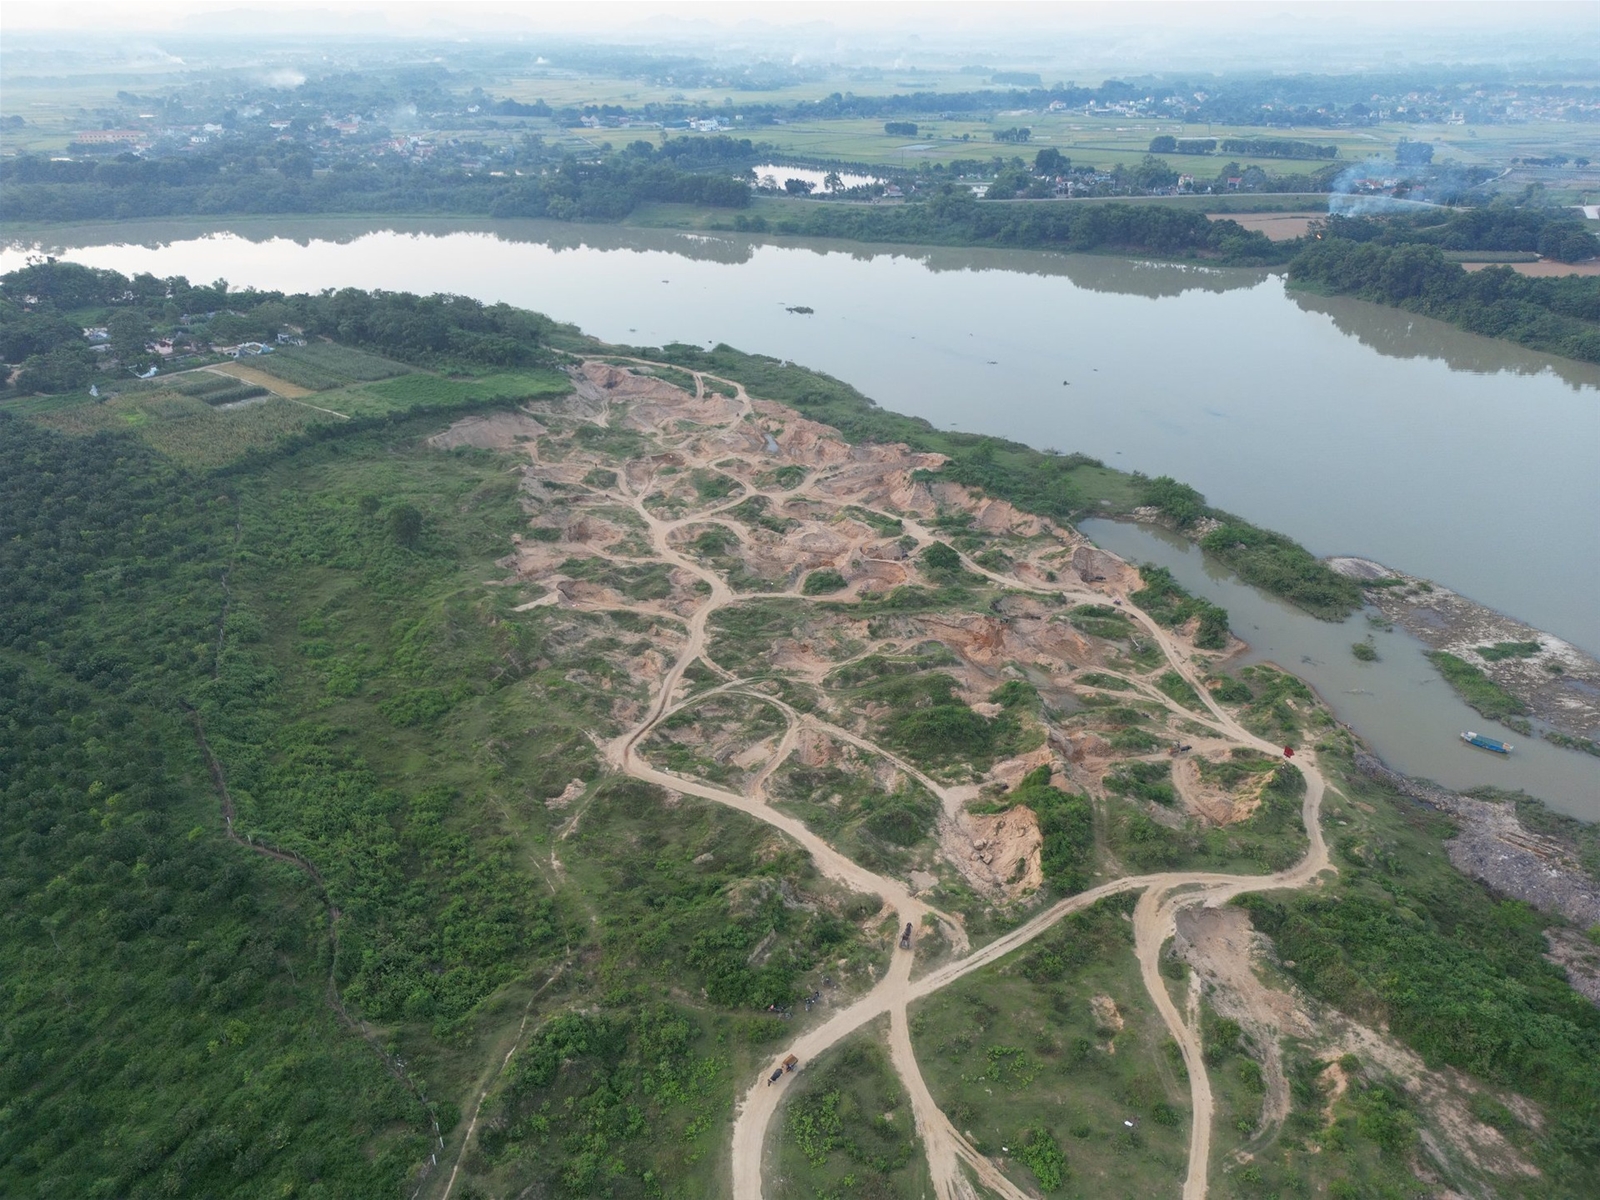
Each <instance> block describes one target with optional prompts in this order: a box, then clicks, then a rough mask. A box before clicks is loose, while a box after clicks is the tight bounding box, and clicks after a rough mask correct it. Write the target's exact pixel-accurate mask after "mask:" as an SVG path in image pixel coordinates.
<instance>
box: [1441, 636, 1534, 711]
mask: <svg viewBox="0 0 1600 1200" xmlns="http://www.w3.org/2000/svg"><path fill="white" fill-rule="evenodd" d="M1428 660H1429V661H1430V662H1431V663H1433V665H1434V666H1436V667H1438V668H1439V674H1441V675H1443V676H1444V677H1445V681H1446V682H1447V683H1449V685H1450V686H1451V687H1453V688H1455V690H1456V692H1457V693H1458V694H1459V695H1460V697H1461V698H1462V699H1463V700H1465V701H1466V702H1467V703H1468V704H1470V705H1471V706H1472V707H1473V708H1475V709H1477V710H1478V711H1479V712H1480V713H1482V714H1483V715H1484V716H1486V717H1488V718H1489V719H1490V720H1492V721H1500V720H1504V719H1505V718H1506V717H1520V716H1522V715H1523V714H1524V713H1526V712H1527V711H1528V706H1527V705H1526V704H1524V703H1523V702H1522V701H1521V700H1518V699H1517V698H1516V697H1515V696H1513V695H1512V694H1511V693H1510V692H1508V691H1506V690H1505V688H1503V687H1501V686H1500V685H1499V684H1498V683H1496V682H1495V681H1494V680H1492V679H1490V678H1489V677H1488V676H1487V675H1485V674H1484V673H1483V671H1482V670H1480V669H1479V668H1477V667H1475V666H1473V665H1472V664H1471V663H1469V662H1467V661H1466V660H1465V659H1461V658H1457V657H1456V656H1455V655H1454V654H1449V653H1446V652H1445V651H1443V650H1430V651H1428Z"/></svg>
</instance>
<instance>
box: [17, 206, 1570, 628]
mask: <svg viewBox="0 0 1600 1200" xmlns="http://www.w3.org/2000/svg"><path fill="white" fill-rule="evenodd" d="M207 230H214V231H223V232H219V233H218V234H217V235H216V236H209V237H208V236H204V234H205V232H206V231H207ZM12 238H13V248H11V249H0V269H4V268H6V267H8V266H13V265H18V264H20V263H21V261H22V260H23V258H24V251H23V250H22V249H19V248H16V247H18V246H19V245H40V244H42V245H49V246H56V247H60V248H61V249H62V250H63V251H65V254H66V256H67V257H69V258H71V259H73V260H74V261H78V262H83V263H86V264H88V265H91V266H96V267H110V268H114V269H116V270H119V271H122V272H124V273H128V274H132V273H136V272H140V271H150V272H152V273H154V274H156V275H177V274H181V275H187V276H188V277H189V278H191V279H202V280H211V279H215V278H217V277H218V276H221V277H223V278H226V279H228V280H230V281H232V282H233V283H235V284H237V285H241V286H245V285H249V286H255V287H259V288H262V289H269V290H282V291H289V292H296V291H316V290H320V289H322V288H327V287H334V288H338V287H363V288H383V289H388V290H395V291H402V290H403V291H414V292H423V293H430V292H449V293H455V294H459V295H466V296H474V297H477V298H479V299H481V300H484V301H489V302H493V301H505V302H506V303H509V304H514V305H519V306H522V307H526V308H531V309H535V310H537V311H540V312H545V313H548V314H549V315H550V316H552V317H554V318H555V319H557V320H559V321H563V322H571V323H573V324H575V325H577V326H578V327H580V328H582V329H583V330H585V331H586V332H589V333H592V334H595V335H596V336H598V337H601V338H605V339H607V340H609V341H613V342H623V343H627V344H629V345H648V346H661V345H665V344H667V343H668V342H675V341H677V342H690V343H695V344H700V345H711V344H714V343H716V342H726V343H727V344H729V345H731V346H738V347H740V348H741V349H744V350H749V351H752V352H756V353H761V354H769V355H772V356H773V357H776V358H783V359H789V360H792V361H794V362H798V363H804V364H805V365H807V366H809V367H813V368H815V369H817V370H820V371H824V372H826V373H828V374H830V375H833V376H835V377H837V378H840V379H843V380H846V381H848V382H849V383H851V384H854V385H855V386H856V387H858V388H860V389H861V391H862V392H863V393H865V394H866V395H868V396H871V397H873V398H874V399H875V400H877V401H878V402H879V403H880V404H882V405H883V406H884V407H885V408H888V409H890V410H893V411H896V412H902V413H905V414H907V415H909V416H916V417H922V418H923V419H925V420H927V421H929V422H931V423H932V424H933V425H935V426H936V427H938V428H940V429H944V428H952V427H953V428H958V429H962V430H966V431H970V432H983V433H992V434H996V435H999V436H1003V437H1010V438H1014V439H1016V440H1017V441H1021V442H1026V443H1028V444H1030V445H1035V446H1041V447H1044V446H1056V447H1059V448H1061V449H1063V450H1081V451H1083V452H1084V453H1087V454H1091V455H1093V456H1095V457H1097V458H1100V459H1103V460H1104V461H1106V462H1108V463H1111V464H1113V465H1116V466H1120V467H1124V468H1128V469H1135V468H1136V469H1139V470H1142V471H1145V472H1146V473H1148V474H1150V475H1173V476H1175V477H1177V478H1179V479H1183V480H1185V481H1186V482H1188V483H1191V484H1193V485H1194V486H1195V487H1197V488H1199V489H1200V490H1201V491H1202V492H1204V493H1206V495H1207V496H1208V497H1209V498H1210V500H1211V502H1212V503H1213V504H1216V505H1217V506H1218V507H1221V508H1225V509H1228V510H1229V511H1232V512H1238V513H1240V514H1242V515H1244V516H1246V517H1248V518H1250V519H1251V520H1254V521H1257V522H1260V523H1261V524H1264V525H1268V526H1270V527H1272V528H1276V529H1281V530H1282V531H1283V532H1285V533H1287V534H1289V535H1290V536H1292V537H1294V538H1296V539H1297V540H1299V541H1300V542H1302V543H1303V544H1305V545H1307V546H1308V547H1310V548H1311V549H1312V550H1313V551H1315V552H1316V553H1319V554H1330V553H1341V554H1359V555H1362V556H1365V557H1370V558H1375V559H1377V560H1378V561H1380V562H1386V563H1389V564H1391V565H1393V566H1395V567H1398V568H1401V569H1403V570H1407V571H1410V572H1412V573H1414V574H1418V575H1422V576H1425V577H1427V578H1431V579H1434V580H1436V581H1437V582H1439V583H1441V584H1444V585H1445V586H1447V587H1451V588H1454V589H1456V590H1458V591H1461V592H1463V593H1464V594H1466V595H1469V596H1471V597H1473V598H1474V599H1476V600H1478V601H1480V602H1482V603H1484V604H1488V605H1490V606H1492V607H1494V608H1497V609H1500V610H1501V611H1504V612H1507V613H1510V614H1512V615H1514V616H1517V617H1519V618H1521V619H1523V620H1525V621H1527V622H1529V623H1530V624H1532V625H1534V626H1535V627H1537V628H1540V629H1545V630H1548V631H1549V632H1551V633H1553V634H1556V635H1557V636H1560V637H1564V638H1566V639H1568V640H1569V641H1572V642H1574V643H1575V644H1577V645H1580V646H1583V647H1584V648H1586V649H1588V650H1590V651H1591V652H1594V651H1600V608H1597V607H1596V605H1595V604H1594V599H1593V598H1594V596H1595V595H1597V594H1600V554H1597V553H1596V552H1595V548H1596V547H1597V546H1600V472H1597V471H1596V470H1595V469H1594V463H1595V448H1596V447H1597V446H1600V405H1597V404H1596V403H1595V399H1596V391H1595V388H1596V387H1597V386H1600V377H1597V376H1596V375H1595V374H1594V373H1592V372H1590V371H1589V369H1588V368H1584V367H1581V366H1578V365H1576V364H1570V363H1568V364H1561V363H1560V361H1559V360H1555V359H1552V358H1550V357H1549V356H1544V355H1538V354H1536V353H1534V352H1532V351H1527V350H1523V349H1520V348H1518V347H1516V346H1512V345H1510V344H1508V343H1504V342H1496V341H1491V340H1488V339H1483V338H1477V337H1474V336H1473V335H1469V334H1463V333H1461V332H1460V331H1457V330H1454V329H1451V328H1450V327H1448V326H1445V325H1441V324H1439V323H1438V322H1433V321H1426V320H1423V319H1421V318H1414V317H1408V316H1406V315H1405V314H1403V313H1397V312H1395V310H1392V309H1386V308H1377V307H1375V306H1372V305H1367V304H1364V303H1362V302H1360V301H1349V300H1344V301H1327V300H1323V299H1317V298H1311V297H1300V296H1297V297H1294V299H1295V302H1294V303H1288V302H1286V301H1287V300H1288V297H1287V296H1286V294H1285V290H1284V284H1283V280H1282V277H1281V275H1273V274H1270V273H1266V272H1260V271H1234V270H1218V269H1215V268H1207V267H1203V266H1197V265H1192V264H1191V265H1170V264H1169V265H1161V264H1149V263H1142V262H1129V261H1127V260H1121V259H1115V258H1110V257H1099V256H1069V255H1058V254H1044V253H1038V252H1029V251H1020V250H999V249H983V250H972V249H958V248H952V247H900V246H896V247H885V246H869V245H863V244H859V243H840V242H813V241H805V242H802V241H798V240H794V239H789V240H777V241H774V240H771V239H767V240H762V239H757V238H753V237H748V236H744V235H740V234H734V233H716V234H686V233H683V232H681V231H672V230H641V229H623V228H619V227H617V226H608V225H594V226H588V225H576V224H562V223H554V222H545V221H513V222H496V221H481V222H461V221H456V220H450V219H443V218H415V219H406V220H397V221H382V222H375V221H372V220H362V219H355V218H343V219H340V218H326V217H310V218H304V219H295V220H282V219H275V218H274V219H246V220H228V221H221V222H200V221H184V222H172V221H167V222H140V223H130V224H128V225H118V226H101V227H99V228H94V227H89V226H84V227H77V228H74V229H72V230H69V231H62V230H47V231H44V233H43V234H42V235H39V234H35V235H33V236H32V237H29V236H28V235H26V234H25V233H23V232H22V231H20V230H19V231H13V233H12ZM130 239H131V240H143V241H144V242H146V243H155V246H154V247H152V248H147V247H144V246H140V245H130V244H129V242H130ZM274 239H278V240H274ZM800 308H804V309H808V310H810V311H809V312H807V313H805V314H804V315H802V314H800V313H798V312H797V309H800ZM1391 323H1393V324H1397V325H1399V326H1400V328H1401V329H1402V330H1405V331H1406V332H1405V334H1404V336H1400V335H1395V334H1391V333H1390V332H1389V331H1388V325H1389V324H1391ZM1391 350H1393V351H1394V352H1389V351H1391ZM1541 367H1551V368H1553V369H1551V370H1540V368H1541ZM1558 372H1559V373H1558ZM1586 380H1589V382H1586Z"/></svg>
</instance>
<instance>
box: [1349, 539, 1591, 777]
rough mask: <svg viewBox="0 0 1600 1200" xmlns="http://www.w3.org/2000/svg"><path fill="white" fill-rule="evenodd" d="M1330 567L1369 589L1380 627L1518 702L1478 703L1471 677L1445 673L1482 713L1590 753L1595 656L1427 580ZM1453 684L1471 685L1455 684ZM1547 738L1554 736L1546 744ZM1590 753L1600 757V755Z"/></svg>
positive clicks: (1355, 565)
mask: <svg viewBox="0 0 1600 1200" xmlns="http://www.w3.org/2000/svg"><path fill="white" fill-rule="evenodd" d="M1328 565H1329V566H1330V567H1332V568H1333V569H1334V570H1335V571H1337V572H1339V573H1340V574H1341V575H1344V576H1347V577H1348V578H1351V579H1356V580H1360V581H1361V582H1362V583H1363V584H1364V585H1367V586H1366V597H1367V601H1368V603H1370V604H1371V605H1372V606H1373V607H1375V608H1376V609H1377V610H1378V611H1379V612H1380V613H1382V614H1383V617H1384V619H1385V620H1388V621H1392V622H1393V623H1394V624H1396V625H1399V626H1400V627H1401V628H1402V629H1404V630H1405V631H1406V632H1407V633H1409V634H1411V636H1413V637H1415V638H1416V639H1417V640H1418V641H1421V642H1424V643H1426V644H1427V645H1428V646H1430V647H1432V648H1433V650H1434V651H1435V652H1436V653H1437V654H1440V655H1448V656H1449V657H1450V658H1452V659H1454V660H1456V661H1457V662H1459V663H1462V664H1465V666H1466V667H1467V668H1469V669H1470V671H1474V672H1477V673H1478V674H1479V675H1481V676H1482V677H1483V678H1485V679H1487V680H1488V681H1489V682H1490V683H1491V684H1493V685H1494V687H1496V688H1498V689H1500V690H1501V691H1503V692H1505V693H1507V694H1509V695H1510V696H1511V697H1512V698H1513V699H1514V700H1515V701H1516V703H1515V704H1514V705H1506V704H1504V703H1501V704H1500V705H1495V704H1494V703H1493V702H1492V701H1493V699H1494V696H1493V693H1490V692H1487V691H1483V690H1482V689H1479V694H1480V695H1481V696H1482V697H1483V700H1482V702H1481V703H1480V702H1475V701H1474V689H1473V686H1472V684H1471V682H1470V681H1471V680H1472V675H1471V674H1469V673H1467V672H1462V671H1459V670H1454V671H1451V670H1446V672H1445V676H1446V678H1447V679H1451V680H1452V685H1453V686H1455V687H1456V690H1457V691H1458V692H1460V693H1461V695H1462V698H1463V699H1465V700H1466V701H1467V703H1468V704H1471V705H1472V706H1473V707H1474V708H1476V709H1477V710H1478V711H1479V712H1481V713H1483V714H1484V715H1485V716H1487V717H1489V718H1490V719H1493V720H1500V721H1502V722H1503V723H1504V724H1506V725H1508V726H1509V727H1510V728H1512V729H1516V730H1517V731H1518V732H1520V733H1523V734H1528V733H1530V732H1532V730H1533V726H1532V725H1530V723H1529V722H1530V721H1533V722H1539V723H1542V724H1545V725H1548V726H1549V727H1550V728H1549V730H1546V731H1543V736H1545V738H1546V740H1549V741H1553V742H1555V743H1556V744H1557V745H1567V743H1566V742H1564V741H1562V740H1561V739H1562V737H1565V738H1568V739H1577V740H1581V741H1585V742H1587V744H1588V747H1594V746H1595V739H1597V738H1600V661H1596V659H1595V658H1594V657H1593V656H1592V655H1590V654H1587V653H1585V652H1584V651H1582V650H1580V649H1578V647H1576V646H1574V645H1572V644H1571V643H1570V642H1565V641H1563V640H1562V639H1560V638H1558V637H1555V636H1553V635H1551V634H1548V633H1545V632H1543V631H1541V630H1538V629H1535V628H1534V627H1533V626H1531V625H1528V624H1525V623H1524V622H1522V621H1518V620H1516V619H1515V618H1513V617H1508V616H1506V615H1505V614H1504V613H1499V612H1495V611H1494V610H1493V609H1491V608H1488V607H1486V606H1485V605H1482V604H1479V603H1478V602H1477V601H1475V600H1469V599H1468V598H1467V597H1465V596H1462V595H1460V594H1458V593H1456V592H1453V591H1451V590H1450V589H1449V588H1447V587H1442V586H1440V585H1439V584H1436V583H1433V582H1432V581H1431V580H1426V579H1420V578H1417V577H1416V576H1413V575H1407V574H1404V573H1403V572H1400V571H1395V570H1393V569H1391V568H1389V567H1385V566H1382V565H1381V564H1379V563H1375V562H1372V561H1371V560H1370V559H1364V558H1331V559H1329V560H1328ZM1375 584H1376V585H1378V586H1373V585H1375ZM1434 661H1435V664H1436V665H1439V666H1441V667H1451V666H1452V664H1451V663H1450V662H1449V661H1448V659H1441V658H1436V659H1435V660H1434ZM1456 679H1461V680H1463V681H1468V682H1465V683H1456V682H1455V680H1456ZM1551 733H1555V734H1557V735H1558V736H1557V737H1550V734H1551ZM1568 748H1569V749H1585V748H1586V747H1584V746H1568ZM1589 752H1590V753H1597V752H1600V748H1596V749H1590V750H1589Z"/></svg>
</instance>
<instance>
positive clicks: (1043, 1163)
mask: <svg viewBox="0 0 1600 1200" xmlns="http://www.w3.org/2000/svg"><path fill="white" fill-rule="evenodd" d="M1017 1157H1019V1158H1020V1159H1022V1161H1023V1162H1024V1163H1025V1164H1027V1167H1028V1170H1030V1171H1032V1172H1033V1175H1034V1178H1035V1179H1037V1180H1038V1181H1039V1187H1040V1189H1041V1190H1042V1191H1044V1192H1056V1191H1060V1190H1061V1185H1062V1184H1063V1183H1065V1182H1066V1180H1067V1156H1066V1155H1065V1154H1063V1153H1061V1147H1060V1146H1058V1145H1056V1139H1055V1138H1054V1137H1052V1136H1051V1134H1050V1131H1049V1130H1048V1129H1045V1128H1042V1127H1039V1128H1034V1129H1030V1130H1028V1131H1027V1132H1026V1133H1025V1134H1023V1136H1022V1149H1021V1150H1020V1151H1019V1152H1018V1155H1017Z"/></svg>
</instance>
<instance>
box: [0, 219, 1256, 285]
mask: <svg viewBox="0 0 1600 1200" xmlns="http://www.w3.org/2000/svg"><path fill="white" fill-rule="evenodd" d="M374 234H398V235H401V236H404V237H417V238H443V237H449V236H452V235H460V234H479V235H483V236H485V237H490V238H493V239H495V240H497V241H501V242H507V243H511V244H516V245H540V246H547V247H549V248H550V249H551V250H554V251H557V252H566V251H577V250H593V251H599V252H601V253H607V252H613V251H633V252H656V253H666V254H672V255H676V256H678V257H680V258H685V259H689V260H691V261H695V262H706V263H721V264H725V265H729V266H739V265H742V264H745V263H748V262H750V261H752V260H753V259H754V258H755V257H756V254H757V253H758V252H759V251H760V250H761V249H763V248H765V247H769V246H770V247H781V248H783V249H786V250H797V251H807V252H809V253H810V254H813V255H816V256H818V257H827V256H829V255H843V256H846V257H848V258H849V259H851V260H852V261H854V262H872V261H874V260H877V259H901V260H906V261H909V262H913V263H916V264H919V265H920V266H922V267H924V268H925V269H927V270H929V271H933V272H936V273H941V274H942V273H946V272H963V271H972V272H990V271H1003V272H1006V273H1008V274H1016V275H1033V276H1047V277H1048V276H1053V277H1057V278H1065V279H1067V280H1069V281H1070V282H1071V283H1073V284H1074V285H1075V286H1077V287H1080V288H1082V289H1084V290H1085V291H1091V292H1100V293H1103V294H1107V295H1119V296H1143V297H1145V298H1146V299H1150V300H1159V299H1163V298H1167V297H1173V296H1181V295H1183V294H1184V293H1186V292H1210V293H1213V294H1218V293H1222V292H1229V291H1236V290H1239V289H1241V288H1250V287H1254V286H1256V285H1257V284H1259V283H1261V282H1262V281H1263V280H1264V279H1266V278H1267V272H1265V271H1260V270H1244V269H1239V268H1224V267H1212V266H1207V265H1204V264H1201V263H1166V262H1146V261H1141V260H1134V261H1129V260H1128V259H1126V258H1116V257H1111V256H1100V255H1085V254H1057V253H1054V252H1050V251H1036V250H1003V249H989V248H981V247H980V248H966V247H956V246H931V247H930V246H912V245H906V246H900V245H881V244H876V243H866V242H853V241H840V240H835V239H830V238H792V237H773V236H761V235H755V234H744V233H732V232H724V231H714V232H706V233H700V232H688V231H684V230H675V229H637V228H632V227H627V226H621V225H585V224H579V223H575V222H569V221H538V220H490V219H487V218H485V219H483V220H471V219H462V218H458V217H414V218H406V217H398V218H384V219H383V220H381V221H374V220H371V219H367V218H360V217H294V216H289V217H284V216H275V217H242V218H240V217H230V218H226V219H218V220H211V219H206V218H195V219H182V220H152V221H119V222H116V223H115V224H88V225H74V226H71V227H69V228H60V227H47V228H42V229H37V230H30V229H27V228H25V227H19V228H15V229H13V230H12V231H10V232H9V233H7V234H6V236H5V239H4V243H3V244H4V247H5V249H6V250H7V251H8V252H10V253H12V254H15V253H17V252H19V251H26V252H31V253H41V254H66V253H68V252H70V251H72V250H75V249H81V248H84V247H90V246H103V245H107V244H114V245H122V246H138V247H142V248H144V249H149V250H159V249H164V248H166V247H168V246H171V245H174V244H175V243H179V242H187V241H193V240H195V239H197V238H212V237H233V238H239V239H241V240H243V241H246V242H250V243H253V244H256V245H261V244H264V243H266V242H270V241H286V242H290V243H293V244H294V245H296V246H300V247H310V246H311V245H313V244H315V243H319V242H320V243H327V244H331V245H336V246H348V245H351V244H353V243H355V242H358V241H360V240H362V239H363V238H368V237H371V236H373V235H374ZM418 289H419V290H426V288H425V287H424V286H423V285H422V284H419V285H418Z"/></svg>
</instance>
